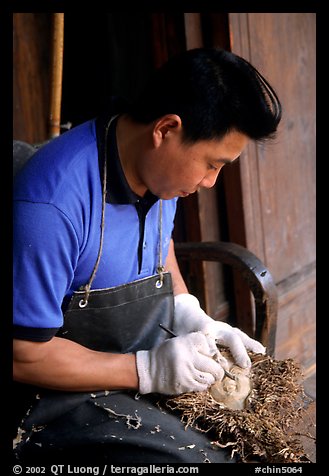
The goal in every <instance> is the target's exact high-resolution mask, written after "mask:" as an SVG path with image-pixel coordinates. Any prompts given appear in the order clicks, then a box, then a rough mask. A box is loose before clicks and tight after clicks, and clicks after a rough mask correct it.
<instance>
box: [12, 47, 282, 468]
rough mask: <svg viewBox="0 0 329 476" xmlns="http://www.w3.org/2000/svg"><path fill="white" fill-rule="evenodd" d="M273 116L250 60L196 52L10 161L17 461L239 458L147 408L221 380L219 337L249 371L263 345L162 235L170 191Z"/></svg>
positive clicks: (192, 188) (203, 180)
mask: <svg viewBox="0 0 329 476" xmlns="http://www.w3.org/2000/svg"><path fill="white" fill-rule="evenodd" d="M280 119H281V106H280V103H279V100H278V98H277V96H276V94H275V92H274V91H273V89H272V88H271V86H270V85H269V83H268V82H267V81H266V80H265V79H264V78H263V77H262V76H261V75H260V74H259V72H258V71H257V70H256V69H255V68H253V67H252V66H251V65H250V64H249V63H248V62H246V61H245V60H243V59H242V58H239V57H238V56H236V55H234V54H232V53H228V52H225V51H222V50H216V49H195V50H190V51H188V52H185V53H184V54H182V55H180V56H179V57H176V58H172V59H171V60H170V61H169V62H168V63H167V64H166V65H164V66H163V67H162V68H161V69H160V70H159V71H157V72H156V73H155V75H154V77H153V78H152V80H151V81H150V83H149V84H148V85H147V86H146V88H145V90H144V91H143V93H142V94H141V95H140V97H139V99H138V100H136V101H135V102H134V104H131V105H127V106H126V107H125V108H124V109H119V108H117V107H116V106H115V105H113V108H112V110H111V111H109V112H108V114H107V115H106V116H104V117H99V118H97V119H96V120H90V121H88V122H86V123H84V124H81V125H79V126H77V127H75V128H74V129H72V130H71V131H69V132H66V133H65V134H63V135H62V136H61V137H59V138H57V139H55V140H53V141H51V142H50V143H49V144H48V145H46V146H44V147H43V148H41V149H40V150H39V151H38V152H37V153H36V154H35V155H34V156H33V157H32V158H31V159H30V160H29V162H28V164H27V165H26V166H25V167H24V168H23V170H22V171H21V172H20V173H19V174H18V176H17V178H16V181H15V193H14V195H15V196H14V199H15V200H14V224H15V227H14V273H15V274H14V286H15V287H14V319H15V322H14V324H15V325H14V337H15V340H14V379H15V380H16V381H17V382H20V383H23V384H25V385H26V384H27V385H29V386H34V387H36V388H37V390H38V398H37V401H36V402H35V403H34V404H33V406H32V408H31V410H30V412H29V414H28V416H27V417H26V419H25V420H24V422H23V423H22V430H23V431H24V432H25V433H24V437H23V441H22V442H21V443H19V444H18V445H17V447H16V454H17V457H18V458H20V459H21V461H31V460H32V461H33V458H39V460H40V458H41V457H48V460H49V461H50V462H55V461H57V460H58V461H62V460H63V458H66V459H67V460H68V461H70V462H71V461H72V462H73V461H78V460H79V461H81V458H84V457H85V459H86V461H88V460H89V459H90V458H96V459H97V461H108V462H114V463H131V464H132V463H140V464H141V463H150V462H152V463H161V462H162V463H174V462H183V463H198V462H203V461H210V462H231V461H233V462H234V461H235V460H232V459H230V458H229V455H228V453H227V452H225V451H224V450H223V451H214V450H213V449H212V447H211V444H210V441H209V439H208V438H207V437H206V436H205V435H204V434H202V433H200V432H197V431H195V430H192V429H188V430H185V429H184V427H183V425H182V424H181V423H180V421H179V418H178V417H177V416H175V415H171V414H168V413H166V414H165V413H164V412H163V411H162V410H161V409H159V408H158V407H157V405H156V402H157V400H158V397H159V394H163V395H177V394H180V393H183V392H188V391H203V390H206V389H207V388H208V387H209V386H210V385H211V384H213V383H214V382H215V381H216V380H221V379H222V378H223V376H224V369H225V365H226V362H225V359H223V358H222V356H221V355H220V354H219V352H218V350H217V347H216V343H221V344H223V345H226V346H228V347H229V348H230V350H231V353H232V355H233V358H234V360H235V363H236V364H237V365H239V366H241V367H243V368H245V367H248V366H250V359H249V357H248V354H247V350H248V349H249V350H252V351H254V352H265V349H264V347H263V346H262V345H261V344H260V343H259V342H256V341H254V340H253V339H251V338H249V337H248V336H247V335H246V334H244V333H243V332H241V331H240V330H239V329H236V328H232V327H231V326H229V325H228V324H225V323H222V322H215V321H214V320H213V319H212V318H211V317H209V316H207V315H206V314H205V312H204V311H203V310H202V309H201V308H200V305H199V302H198V300H197V298H196V297H194V296H192V295H191V294H189V293H188V290H187V288H186V285H185V283H184V280H183V278H182V276H181V274H180V271H179V268H178V265H177V261H176V258H175V253H174V245H173V241H172V239H171V234H172V229H173V221H174V217H175V211H176V203H177V199H178V198H179V197H185V196H187V195H189V194H191V193H194V192H196V191H197V190H198V189H199V188H200V187H206V188H209V187H212V186H213V185H214V184H215V182H216V179H217V177H218V174H219V172H220V170H221V169H222V167H223V166H224V165H225V164H227V163H231V162H233V161H234V160H236V159H237V158H238V157H239V156H240V154H241V153H242V151H243V150H244V148H245V147H246V145H247V143H248V142H249V141H250V140H255V141H260V140H264V139H267V138H271V137H273V136H274V134H275V132H276V130H277V126H278V123H279V121H280ZM163 264H164V268H163V266H162V265H163ZM153 278H154V285H153V284H152V283H153V281H152V280H153ZM171 282H172V291H171ZM149 283H151V284H152V291H151V292H149V288H150V287H149ZM145 285H146V286H147V291H145ZM140 286H141V288H143V290H142V291H140ZM159 290H160V291H159ZM144 292H145V293H144ZM173 295H174V307H173V299H171V297H172V296H173ZM159 299H161V309H160V308H159V307H158V304H157V303H158V301H159ZM154 303H156V304H154ZM129 306H130V311H129V312H128V311H127V312H126V311H125V310H126V309H128V307H129ZM153 306H154V310H153ZM159 309H160V311H159ZM63 323H64V327H62V326H63ZM161 325H162V326H163V325H164V326H165V327H166V326H167V327H170V328H171V329H169V331H170V330H171V331H172V332H173V334H174V335H175V337H172V336H170V335H169V333H168V331H165V330H163V328H161V327H160V326H161ZM37 430H38V431H37ZM182 448H187V449H186V450H184V451H183V450H182ZM82 450H83V451H82ZM55 458H57V459H55ZM61 458H62V459H61Z"/></svg>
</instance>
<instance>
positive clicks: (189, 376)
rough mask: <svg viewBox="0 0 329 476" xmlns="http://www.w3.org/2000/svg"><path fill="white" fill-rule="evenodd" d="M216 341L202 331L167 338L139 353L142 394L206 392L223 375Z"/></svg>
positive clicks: (137, 362)
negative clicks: (215, 357) (217, 357)
mask: <svg viewBox="0 0 329 476" xmlns="http://www.w3.org/2000/svg"><path fill="white" fill-rule="evenodd" d="M216 353H217V347H216V343H215V341H214V339H212V338H210V337H209V336H205V335H204V334H203V333H202V332H194V333H190V334H188V335H185V336H180V337H174V338H172V339H168V340H166V341H165V342H163V343H162V344H160V345H159V346H157V347H154V348H153V349H151V350H140V351H138V352H137V353H136V364H137V373H138V377H139V392H140V393H141V394H145V393H151V392H156V393H162V394H165V395H179V394H180V393H184V392H200V391H203V390H206V389H207V388H208V387H209V386H210V385H212V384H213V383H214V382H215V381H216V380H221V379H222V378H223V376H224V371H223V368H222V366H221V365H220V364H219V363H218V362H216V361H215V360H214V359H213V355H215V354H216Z"/></svg>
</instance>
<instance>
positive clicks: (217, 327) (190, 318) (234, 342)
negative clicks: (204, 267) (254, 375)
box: [173, 293, 266, 368]
mask: <svg viewBox="0 0 329 476" xmlns="http://www.w3.org/2000/svg"><path fill="white" fill-rule="evenodd" d="M197 331H201V332H203V333H204V334H205V335H210V336H211V337H213V338H214V339H216V342H217V343H218V344H220V345H223V346H226V347H228V348H229V349H230V351H231V354H232V356H233V359H234V361H235V363H236V364H237V365H239V366H240V367H242V368H246V367H250V365H251V361H250V358H249V356H248V353H247V349H248V350H251V351H253V352H256V353H260V354H264V353H265V352H266V349H265V347H264V346H263V345H262V344H261V343H260V342H258V341H256V340H254V339H251V338H250V337H249V336H247V334H245V333H244V332H242V331H241V330H240V329H238V328H236V327H232V326H230V325H229V324H227V323H225V322H220V321H215V320H214V319H213V318H211V317H210V316H208V315H207V314H206V313H205V312H204V311H203V310H202V309H201V307H200V303H199V300H198V299H197V298H196V297H195V296H193V295H192V294H187V293H184V294H178V295H176V296H175V314H174V323H173V332H174V333H175V334H176V335H184V334H188V333H189V332H197ZM224 367H225V365H224Z"/></svg>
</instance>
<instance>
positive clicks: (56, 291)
mask: <svg viewBox="0 0 329 476" xmlns="http://www.w3.org/2000/svg"><path fill="white" fill-rule="evenodd" d="M104 124H105V122H104V121H103V119H99V120H90V121H87V122H85V123H84V124H81V125H79V126H77V127H75V128H73V129H72V130H70V131H68V132H65V133H64V134H63V135H61V136H60V137H58V138H56V139H54V140H52V141H51V142H49V143H48V144H47V145H44V146H43V147H42V148H41V149H39V150H38V151H37V152H36V153H35V154H34V156H33V157H32V158H31V159H30V160H29V161H28V163H27V164H26V165H25V167H23V169H22V170H21V171H20V172H19V174H18V175H17V177H16V178H15V184H14V206H13V212H14V217H13V218H14V246H13V248H14V256H13V259H14V260H13V263H14V295H13V298H14V337H16V338H20V339H27V340H34V341H47V340H49V339H51V337H53V336H54V335H55V334H56V332H57V330H58V328H59V327H61V326H62V324H63V313H64V312H65V308H66V306H67V303H68V301H69V299H70V297H71V295H72V293H73V292H74V291H75V290H78V289H79V288H80V287H81V286H83V285H85V284H86V283H87V282H88V280H89V278H90V275H91V273H92V270H93V267H94V265H95V262H96V259H97V254H98V250H99V243H100V230H101V208H102V168H103V165H102V164H103V160H104V144H103V143H102V138H103V137H104V136H103V131H104ZM115 125H116V124H115V121H114V122H113V124H112V126H111V128H110V131H109V135H108V143H107V152H108V153H107V159H108V160H107V170H108V172H107V193H106V207H105V234H104V244H103V251H102V256H101V260H100V264H99V267H98V270H97V273H96V276H95V279H94V281H93V283H92V289H101V288H108V287H112V286H118V285H120V284H124V283H128V282H131V281H134V280H135V279H140V278H143V277H146V276H150V275H152V274H155V273H156V268H157V266H158V254H159V253H158V252H159V250H158V243H159V226H158V223H159V222H158V220H159V200H158V198H157V197H155V196H154V195H152V194H151V193H150V192H147V193H146V194H145V196H144V197H138V196H137V195H135V194H134V193H133V192H132V190H131V189H130V188H129V185H128V183H127V181H126V179H125V176H124V174H123V170H122V168H121V163H120V159H119V156H118V151H117V147H116V136H115ZM176 203H177V199H172V200H164V201H163V219H162V223H163V225H162V230H163V231H162V233H163V237H162V253H163V261H165V259H166V256H167V254H168V247H169V242H170V239H171V235H172V230H173V224H174V217H175V212H176Z"/></svg>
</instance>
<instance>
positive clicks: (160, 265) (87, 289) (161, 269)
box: [82, 115, 164, 306]
mask: <svg viewBox="0 0 329 476" xmlns="http://www.w3.org/2000/svg"><path fill="white" fill-rule="evenodd" d="M117 117H118V116H117V115H116V116H113V117H111V119H110V121H109V122H108V124H107V126H106V128H105V142H104V165H103V187H102V216H101V236H100V244H99V249H98V255H97V259H96V262H95V266H94V268H93V271H92V273H91V275H90V278H89V281H88V283H87V284H85V285H84V286H83V287H82V290H83V291H85V296H84V299H83V306H86V305H87V303H88V299H89V294H90V290H91V285H92V282H93V280H94V279H95V276H96V272H97V269H98V266H99V263H100V260H101V256H102V251H103V243H104V231H105V206H106V190H107V142H108V133H109V129H110V126H111V124H112V122H113V121H114V119H116V118H117ZM158 256H159V259H158V267H157V272H158V274H159V279H158V281H157V282H156V286H157V287H158V288H161V287H162V284H163V273H164V266H163V263H162V200H161V199H160V200H159V250H158Z"/></svg>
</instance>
